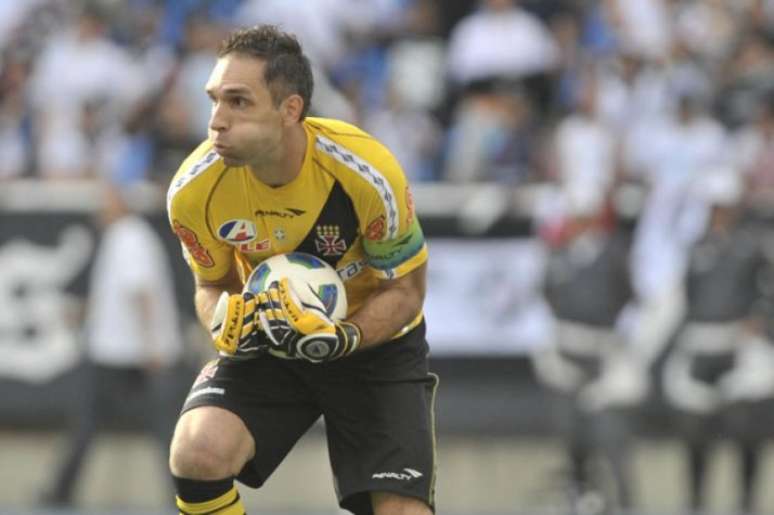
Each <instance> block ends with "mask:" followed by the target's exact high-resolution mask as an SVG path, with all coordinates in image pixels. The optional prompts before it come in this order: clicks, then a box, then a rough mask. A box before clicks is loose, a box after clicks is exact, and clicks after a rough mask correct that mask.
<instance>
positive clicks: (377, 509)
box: [371, 492, 433, 515]
mask: <svg viewBox="0 0 774 515" xmlns="http://www.w3.org/2000/svg"><path fill="white" fill-rule="evenodd" d="M371 504H372V505H373V509H374V515H432V513H433V511H432V510H431V509H430V507H429V506H428V505H427V504H426V503H425V502H424V501H422V500H421V499H417V498H415V497H408V496H405V495H400V494H396V493H392V492H371Z"/></svg>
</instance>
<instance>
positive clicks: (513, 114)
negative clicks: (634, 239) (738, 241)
mask: <svg viewBox="0 0 774 515" xmlns="http://www.w3.org/2000/svg"><path fill="white" fill-rule="evenodd" d="M0 20H2V22H0V50H1V52H0V149H2V155H3V160H2V162H1V163H0V178H15V177H37V178H45V179H68V178H81V177H94V176H100V175H104V174H108V175H111V176H113V177H116V176H118V177H122V178H128V179H133V178H137V177H145V178H153V179H159V180H160V181H161V182H164V180H166V179H167V178H168V177H169V176H170V175H171V174H173V173H174V171H175V168H176V165H177V163H179V162H180V157H182V156H183V155H185V154H186V153H187V152H188V151H189V150H190V149H191V148H193V147H194V145H196V144H197V143H198V142H199V141H201V140H202V139H203V138H204V137H205V136H206V126H207V118H208V115H209V109H210V107H209V100H208V98H207V97H206V95H205V94H204V92H203V86H202V85H203V84H204V82H205V79H206V77H207V75H208V73H209V71H210V67H211V65H212V63H213V62H214V59H215V56H214V52H215V49H216V48H217V45H218V43H219V41H220V39H221V38H222V37H223V35H224V34H225V32H226V31H227V30H229V29H230V28H233V27H234V26H244V25H252V24H255V23H261V22H270V23H275V24H279V25H281V26H283V27H284V28H286V29H287V30H289V31H291V32H295V33H296V34H298V35H299V36H300V39H301V40H302V43H304V45H305V49H306V51H307V52H308V53H309V55H310V56H311V58H312V60H313V62H314V65H315V68H316V69H315V74H316V82H317V88H316V94H315V97H314V99H313V106H312V108H313V114H316V115H320V116H331V117H339V118H343V119H346V120H349V121H352V122H354V123H356V124H359V125H361V126H363V127H364V128H365V129H366V130H368V131H370V132H372V133H373V134H374V135H376V136H377V137H378V138H380V139H381V140H382V141H384V142H385V143H386V144H387V145H388V146H389V147H390V148H391V149H392V150H393V152H395V153H396V154H397V156H398V158H399V159H400V161H401V162H402V163H403V165H404V167H405V169H406V171H407V173H408V175H409V176H410V177H411V178H412V179H413V180H415V181H447V182H455V183H468V182H481V181H490V182H491V181H494V182H497V183H502V184H508V185H519V184H524V183H530V182H535V181H546V180H551V181H560V182H561V183H567V184H571V185H572V186H573V187H574V186H575V185H582V186H583V187H584V188H586V189H588V188H589V187H592V186H593V187H596V188H611V187H613V185H614V184H616V183H617V182H618V181H620V180H621V179H634V180H642V179H651V178H654V177H663V176H674V175H686V174H690V169H691V168H692V167H697V166H699V167H702V168H708V167H715V168H717V167H720V166H725V167H733V168H734V169H735V170H737V171H739V173H743V174H745V176H746V177H747V178H749V180H750V181H751V182H754V183H755V184H756V186H761V187H767V186H768V185H770V184H772V183H773V182H774V181H773V180H772V178H773V177H774V172H772V165H771V162H772V156H771V150H770V148H771V146H770V145H767V144H766V141H768V140H767V138H771V131H772V127H771V125H772V119H771V91H772V89H774V64H773V63H774V59H772V42H773V41H774V39H773V38H774V2H771V1H768V0H739V1H734V2H726V1H721V0H480V1H475V0H460V1H457V2H450V3H445V2H440V1H438V0H367V1H363V0H304V1H303V2H302V1H301V0H285V1H280V0H185V1H172V0H129V1H125V2H119V1H115V0H85V1H66V0H29V1H26V2H2V5H1V6H0ZM676 151H677V152H678V153H680V154H681V155H683V156H684V157H683V158H680V159H674V158H673V157H674V156H673V154H674V152H676ZM590 185H591V186H590Z"/></svg>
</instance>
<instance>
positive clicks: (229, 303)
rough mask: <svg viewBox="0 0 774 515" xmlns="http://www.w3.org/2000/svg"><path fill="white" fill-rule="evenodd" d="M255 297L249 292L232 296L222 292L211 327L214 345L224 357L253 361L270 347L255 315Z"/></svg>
mask: <svg viewBox="0 0 774 515" xmlns="http://www.w3.org/2000/svg"><path fill="white" fill-rule="evenodd" d="M256 307H257V304H256V299H255V295H253V294H252V293H250V292H244V293H239V294H235V295H229V294H228V292H225V291H224V292H223V293H222V294H221V295H220V298H219V299H218V303H217V304H216V305H215V311H214V312H213V315H212V323H211V324H210V334H211V335H212V340H213V344H214V345H215V348H216V349H217V350H218V351H220V353H221V354H225V355H227V356H233V357H237V358H244V359H247V358H252V357H255V356H259V355H261V354H264V353H265V352H266V351H267V350H268V348H269V340H268V338H266V335H265V334H264V332H263V330H262V329H261V326H260V323H259V321H258V318H257V315H256Z"/></svg>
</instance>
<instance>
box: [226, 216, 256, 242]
mask: <svg viewBox="0 0 774 515" xmlns="http://www.w3.org/2000/svg"><path fill="white" fill-rule="evenodd" d="M255 235H256V230H255V224H254V223H253V222H252V221H250V220H243V219H235V220H229V221H228V222H226V223H224V224H223V225H221V226H220V227H219V228H218V236H220V237H221V239H223V240H225V241H227V242H229V243H245V242H248V241H252V240H254V239H255Z"/></svg>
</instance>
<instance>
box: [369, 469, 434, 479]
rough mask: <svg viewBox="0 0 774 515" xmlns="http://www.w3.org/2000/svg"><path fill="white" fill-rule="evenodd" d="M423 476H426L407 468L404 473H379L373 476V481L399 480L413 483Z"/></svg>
mask: <svg viewBox="0 0 774 515" xmlns="http://www.w3.org/2000/svg"><path fill="white" fill-rule="evenodd" d="M423 475H424V474H422V473H421V472H419V471H418V470H414V469H410V468H408V467H406V468H404V469H403V472H377V473H375V474H373V475H372V476H371V479H397V480H398V481H411V480H412V479H418V478H420V477H422V476H423Z"/></svg>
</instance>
